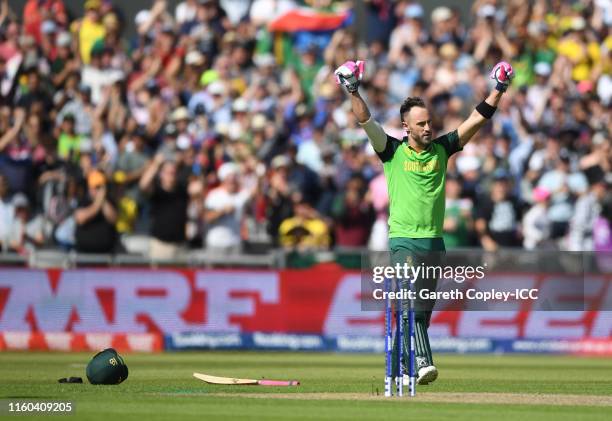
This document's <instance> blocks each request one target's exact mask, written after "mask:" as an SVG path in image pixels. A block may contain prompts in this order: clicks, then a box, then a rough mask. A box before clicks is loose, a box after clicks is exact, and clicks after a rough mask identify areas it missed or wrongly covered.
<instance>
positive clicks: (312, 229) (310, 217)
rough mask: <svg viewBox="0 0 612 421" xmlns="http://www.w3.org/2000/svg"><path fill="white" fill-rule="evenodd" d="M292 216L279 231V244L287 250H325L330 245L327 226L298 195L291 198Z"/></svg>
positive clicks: (282, 224)
mask: <svg viewBox="0 0 612 421" xmlns="http://www.w3.org/2000/svg"><path fill="white" fill-rule="evenodd" d="M291 201H292V203H293V214H294V216H292V217H291V218H287V219H285V220H284V221H283V222H282V223H281V225H280V227H279V229H278V234H279V237H280V238H279V242H280V244H281V245H282V246H283V247H284V248H286V249H289V250H296V251H313V250H327V249H328V248H329V246H330V244H331V238H330V235H329V229H328V228H327V224H326V223H325V221H323V219H321V217H320V216H319V214H318V213H317V211H316V210H315V209H314V208H313V207H312V206H311V205H310V203H308V202H307V201H306V200H305V198H304V197H303V196H302V195H301V194H300V193H295V194H293V195H292V197H291Z"/></svg>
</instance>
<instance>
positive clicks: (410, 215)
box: [377, 130, 461, 238]
mask: <svg viewBox="0 0 612 421" xmlns="http://www.w3.org/2000/svg"><path fill="white" fill-rule="evenodd" d="M460 150H461V148H460V147H459V135H458V134H457V130H455V131H452V132H450V133H447V134H445V135H443V136H440V137H438V138H436V139H434V140H433V141H432V143H431V145H430V146H429V148H428V149H427V150H424V151H422V152H421V153H418V152H417V151H415V150H414V149H412V147H410V146H409V145H408V138H407V137H404V138H403V139H402V140H401V141H400V140H398V139H395V138H393V137H391V136H389V135H387V145H386V147H385V150H384V151H382V152H377V154H378V156H379V157H380V159H381V160H382V162H383V167H384V170H385V177H386V179H387V187H388V190H389V238H396V237H408V238H436V237H442V226H443V224H444V207H445V194H444V190H445V182H446V164H447V162H448V158H449V157H450V156H451V155H452V154H454V153H455V152H458V151H460Z"/></svg>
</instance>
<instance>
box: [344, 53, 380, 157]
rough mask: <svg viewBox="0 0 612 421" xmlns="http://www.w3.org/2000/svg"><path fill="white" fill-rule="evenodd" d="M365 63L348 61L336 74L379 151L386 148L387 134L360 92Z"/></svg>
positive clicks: (360, 121)
mask: <svg viewBox="0 0 612 421" xmlns="http://www.w3.org/2000/svg"><path fill="white" fill-rule="evenodd" d="M364 70H365V63H364V62H362V61H357V62H352V61H347V62H346V63H344V64H343V65H342V66H340V67H338V69H336V71H335V72H334V74H335V75H336V82H337V83H338V84H340V85H342V86H344V88H345V89H346V91H347V92H348V93H349V96H350V98H351V108H352V110H353V114H355V117H357V121H358V122H359V125H360V126H361V127H363V129H364V130H365V132H366V134H367V135H368V139H370V143H371V144H372V147H373V148H374V150H375V151H377V152H382V151H384V150H385V147H386V145H387V135H386V134H385V131H384V130H383V128H382V127H381V126H380V124H379V123H378V122H377V121H376V120H374V119H373V118H372V115H371V114H370V110H369V109H368V105H367V104H366V102H365V101H364V100H363V98H362V97H361V95H360V94H359V83H360V82H361V78H362V77H363V72H364Z"/></svg>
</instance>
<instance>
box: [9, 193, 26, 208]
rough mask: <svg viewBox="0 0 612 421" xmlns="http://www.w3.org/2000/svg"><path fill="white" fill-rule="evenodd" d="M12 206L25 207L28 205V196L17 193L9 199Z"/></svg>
mask: <svg viewBox="0 0 612 421" xmlns="http://www.w3.org/2000/svg"><path fill="white" fill-rule="evenodd" d="M11 203H12V205H13V207H14V208H27V207H29V206H30V202H29V201H28V198H27V197H26V195H25V194H23V193H17V194H16V195H15V196H13V200H12V201H11Z"/></svg>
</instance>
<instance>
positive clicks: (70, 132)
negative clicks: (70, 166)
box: [57, 114, 83, 162]
mask: <svg viewBox="0 0 612 421" xmlns="http://www.w3.org/2000/svg"><path fill="white" fill-rule="evenodd" d="M82 140H83V137H82V136H81V135H79V134H77V132H76V130H75V118H74V115H72V114H66V115H65V116H64V119H63V121H62V126H61V132H60V135H59V138H58V139H57V154H58V155H59V157H60V158H62V159H64V160H67V161H72V162H77V161H78V159H79V151H80V148H81V141H82Z"/></svg>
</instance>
